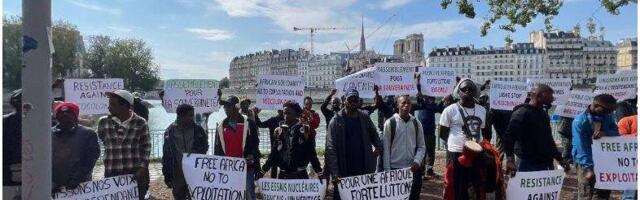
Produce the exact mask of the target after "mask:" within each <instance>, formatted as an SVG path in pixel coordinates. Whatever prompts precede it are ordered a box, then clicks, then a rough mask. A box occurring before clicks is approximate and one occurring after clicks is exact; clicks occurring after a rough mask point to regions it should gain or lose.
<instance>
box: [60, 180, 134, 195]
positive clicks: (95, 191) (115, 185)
mask: <svg viewBox="0 0 640 200" xmlns="http://www.w3.org/2000/svg"><path fill="white" fill-rule="evenodd" d="M53 199H54V200H77V199H122V200H137V199H138V183H137V182H136V180H135V178H134V177H133V175H122V176H114V177H109V178H105V179H101V180H97V181H87V182H84V183H80V185H78V187H77V188H75V189H71V190H64V191H62V192H59V193H56V194H54V195H53Z"/></svg>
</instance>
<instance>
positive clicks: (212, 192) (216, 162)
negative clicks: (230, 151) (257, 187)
mask: <svg viewBox="0 0 640 200" xmlns="http://www.w3.org/2000/svg"><path fill="white" fill-rule="evenodd" d="M182 172H183V173H184V178H185V180H186V181H187V185H189V194H191V195H192V196H191V198H192V199H230V200H240V199H245V198H246V195H247V194H246V191H247V185H246V182H247V163H246V162H245V160H244V159H243V158H233V157H225V156H212V155H202V154H191V156H187V154H186V153H185V154H183V156H182Z"/></svg>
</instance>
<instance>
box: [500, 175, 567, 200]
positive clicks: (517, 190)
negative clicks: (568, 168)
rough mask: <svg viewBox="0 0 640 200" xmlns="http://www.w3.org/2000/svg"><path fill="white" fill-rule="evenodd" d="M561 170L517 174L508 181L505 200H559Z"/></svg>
mask: <svg viewBox="0 0 640 200" xmlns="http://www.w3.org/2000/svg"><path fill="white" fill-rule="evenodd" d="M564 176H565V174H564V172H563V171H562V170H548V171H537V172H517V173H516V176H515V177H513V178H511V179H509V183H508V185H507V199H560V189H562V183H563V182H564Z"/></svg>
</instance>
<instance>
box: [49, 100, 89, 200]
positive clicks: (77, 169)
mask: <svg viewBox="0 0 640 200" xmlns="http://www.w3.org/2000/svg"><path fill="white" fill-rule="evenodd" d="M55 113H56V119H57V121H58V125H56V126H55V127H54V128H53V134H52V136H51V140H52V141H51V147H52V148H51V149H52V159H51V160H52V161H53V164H52V167H53V168H52V170H51V172H52V174H51V176H52V181H53V190H54V192H53V193H56V191H59V190H60V189H61V188H62V187H64V188H66V189H74V188H76V187H78V185H79V184H80V183H82V182H85V181H91V173H92V172H93V167H94V165H95V164H96V161H97V160H98V157H99V156H100V148H99V145H98V136H97V135H96V132H95V131H93V130H92V129H89V128H87V127H84V126H82V125H79V124H78V115H79V114H80V107H79V106H78V104H75V103H71V102H64V103H61V104H58V105H57V106H56V110H55Z"/></svg>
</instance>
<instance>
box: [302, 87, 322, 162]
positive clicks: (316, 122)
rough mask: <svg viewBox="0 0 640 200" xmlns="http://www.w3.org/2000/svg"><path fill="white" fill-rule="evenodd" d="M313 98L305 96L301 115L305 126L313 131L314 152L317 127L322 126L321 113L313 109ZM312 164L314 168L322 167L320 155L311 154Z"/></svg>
mask: <svg viewBox="0 0 640 200" xmlns="http://www.w3.org/2000/svg"><path fill="white" fill-rule="evenodd" d="M312 106H313V99H311V97H310V96H306V97H305V98H304V109H303V111H302V113H301V116H300V122H301V123H302V125H304V126H305V127H308V128H309V130H310V131H311V139H312V140H313V142H312V143H311V144H313V149H314V151H313V153H314V154H315V153H316V151H315V149H316V129H317V128H318V127H319V126H320V115H318V113H317V112H316V111H315V110H312V109H311V108H312ZM311 165H312V166H313V168H314V169H320V160H318V155H313V156H311Z"/></svg>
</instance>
